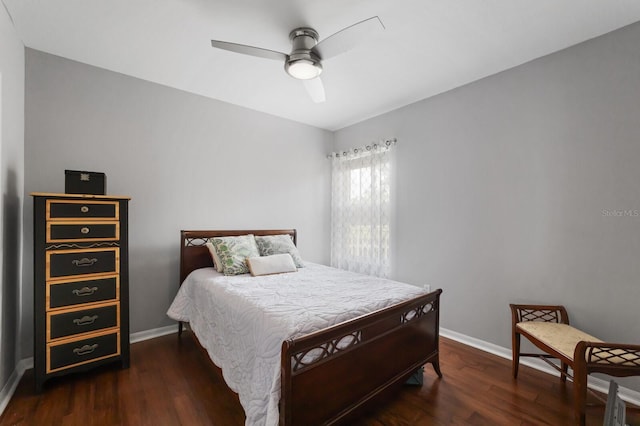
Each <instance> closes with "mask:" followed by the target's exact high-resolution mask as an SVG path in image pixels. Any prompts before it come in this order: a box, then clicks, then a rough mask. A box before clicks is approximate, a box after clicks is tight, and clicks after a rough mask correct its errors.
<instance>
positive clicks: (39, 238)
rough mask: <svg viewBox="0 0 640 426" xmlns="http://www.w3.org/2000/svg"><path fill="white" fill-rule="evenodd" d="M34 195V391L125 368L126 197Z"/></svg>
mask: <svg viewBox="0 0 640 426" xmlns="http://www.w3.org/2000/svg"><path fill="white" fill-rule="evenodd" d="M31 195H32V196H33V200H34V214H33V219H34V233H33V234H34V329H35V334H34V339H35V344H34V372H35V384H36V390H37V391H40V390H41V389H42V386H43V383H44V382H45V381H46V380H48V379H49V378H51V377H54V376H60V375H64V374H68V373H74V372H80V371H85V370H87V369H90V368H93V367H96V366H98V365H102V364H105V363H110V362H120V363H121V364H122V367H124V368H126V367H128V366H129V291H128V282H129V267H128V256H129V248H128V226H127V216H128V201H129V198H126V197H110V196H101V195H75V194H44V193H33V194H31Z"/></svg>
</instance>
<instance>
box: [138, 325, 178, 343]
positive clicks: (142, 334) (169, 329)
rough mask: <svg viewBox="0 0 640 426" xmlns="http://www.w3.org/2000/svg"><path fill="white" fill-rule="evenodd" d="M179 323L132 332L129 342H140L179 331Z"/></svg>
mask: <svg viewBox="0 0 640 426" xmlns="http://www.w3.org/2000/svg"><path fill="white" fill-rule="evenodd" d="M177 332H178V324H173V325H168V326H166V327H160V328H154V329H152V330H145V331H139V332H137V333H132V334H131V336H130V337H129V342H131V343H138V342H142V341H143V340H149V339H154V338H156V337H160V336H166V335H167V334H172V333H177Z"/></svg>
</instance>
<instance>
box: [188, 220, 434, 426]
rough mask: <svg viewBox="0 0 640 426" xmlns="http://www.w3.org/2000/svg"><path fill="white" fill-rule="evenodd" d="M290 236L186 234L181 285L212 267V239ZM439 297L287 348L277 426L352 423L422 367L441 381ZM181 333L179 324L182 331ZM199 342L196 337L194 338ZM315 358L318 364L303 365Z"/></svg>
mask: <svg viewBox="0 0 640 426" xmlns="http://www.w3.org/2000/svg"><path fill="white" fill-rule="evenodd" d="M246 234H254V235H278V234H289V235H291V237H292V238H293V241H294V243H297V233H296V230H295V229H279V230H235V231H181V232H180V283H182V282H183V281H184V280H185V278H186V277H187V275H188V274H189V273H190V272H191V271H193V270H194V269H198V268H204V267H211V266H213V263H212V261H211V257H210V255H209V251H208V249H207V248H206V246H205V244H206V242H207V240H208V239H209V238H212V237H218V236H234V235H246ZM441 293H442V290H436V291H434V292H432V293H429V294H427V295H423V296H420V297H417V298H414V299H411V300H408V301H406V302H402V303H400V304H397V305H394V306H391V307H388V308H385V309H381V310H378V311H375V312H372V313H370V314H367V315H363V316H361V317H358V318H355V319H352V320H350V321H346V322H343V323H340V324H337V325H335V326H332V327H329V328H326V329H324V330H320V331H317V332H315V333H311V334H308V335H306V336H302V337H299V338H296V339H289V340H286V341H284V342H283V343H282V353H281V394H280V395H281V396H280V407H279V409H280V424H281V425H287V426H288V425H309V424H335V423H343V422H345V421H347V420H349V419H353V418H355V417H357V416H359V415H361V414H363V412H365V411H366V410H369V409H371V408H372V407H374V406H375V405H376V404H379V403H380V402H382V401H383V400H385V399H388V398H389V397H391V396H393V394H394V393H395V392H397V390H398V389H399V388H400V387H401V386H402V385H403V383H404V382H405V381H406V380H407V379H408V378H409V377H410V376H411V375H412V374H413V373H414V372H415V371H416V370H418V369H419V368H420V367H422V366H423V365H425V364H427V363H431V364H432V365H433V368H434V370H435V372H436V373H437V375H438V377H442V373H441V372H440V364H439V352H438V348H439V346H438V338H439V305H440V294H441ZM179 330H180V334H181V333H182V323H180V325H179ZM195 338H196V339H197V337H195ZM310 351H316V352H320V353H321V355H320V356H319V357H314V358H315V359H314V360H313V361H311V362H308V363H307V362H306V360H304V357H305V355H306V354H307V353H309V352H310Z"/></svg>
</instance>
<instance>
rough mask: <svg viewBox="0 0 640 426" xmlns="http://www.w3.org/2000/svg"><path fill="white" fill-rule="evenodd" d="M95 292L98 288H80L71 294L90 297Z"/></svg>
mask: <svg viewBox="0 0 640 426" xmlns="http://www.w3.org/2000/svg"><path fill="white" fill-rule="evenodd" d="M96 291H98V287H91V288H89V287H82V288H81V289H80V290H78V289H77V288H76V289H75V290H73V291H72V292H71V293H73V294H75V295H76V296H91V295H92V294H93V293H95V292H96Z"/></svg>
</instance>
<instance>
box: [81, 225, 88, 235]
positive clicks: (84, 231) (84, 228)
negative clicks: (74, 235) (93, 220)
mask: <svg viewBox="0 0 640 426" xmlns="http://www.w3.org/2000/svg"><path fill="white" fill-rule="evenodd" d="M80 232H82V233H83V234H88V233H89V228H88V227H86V226H85V227H83V228H80Z"/></svg>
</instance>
